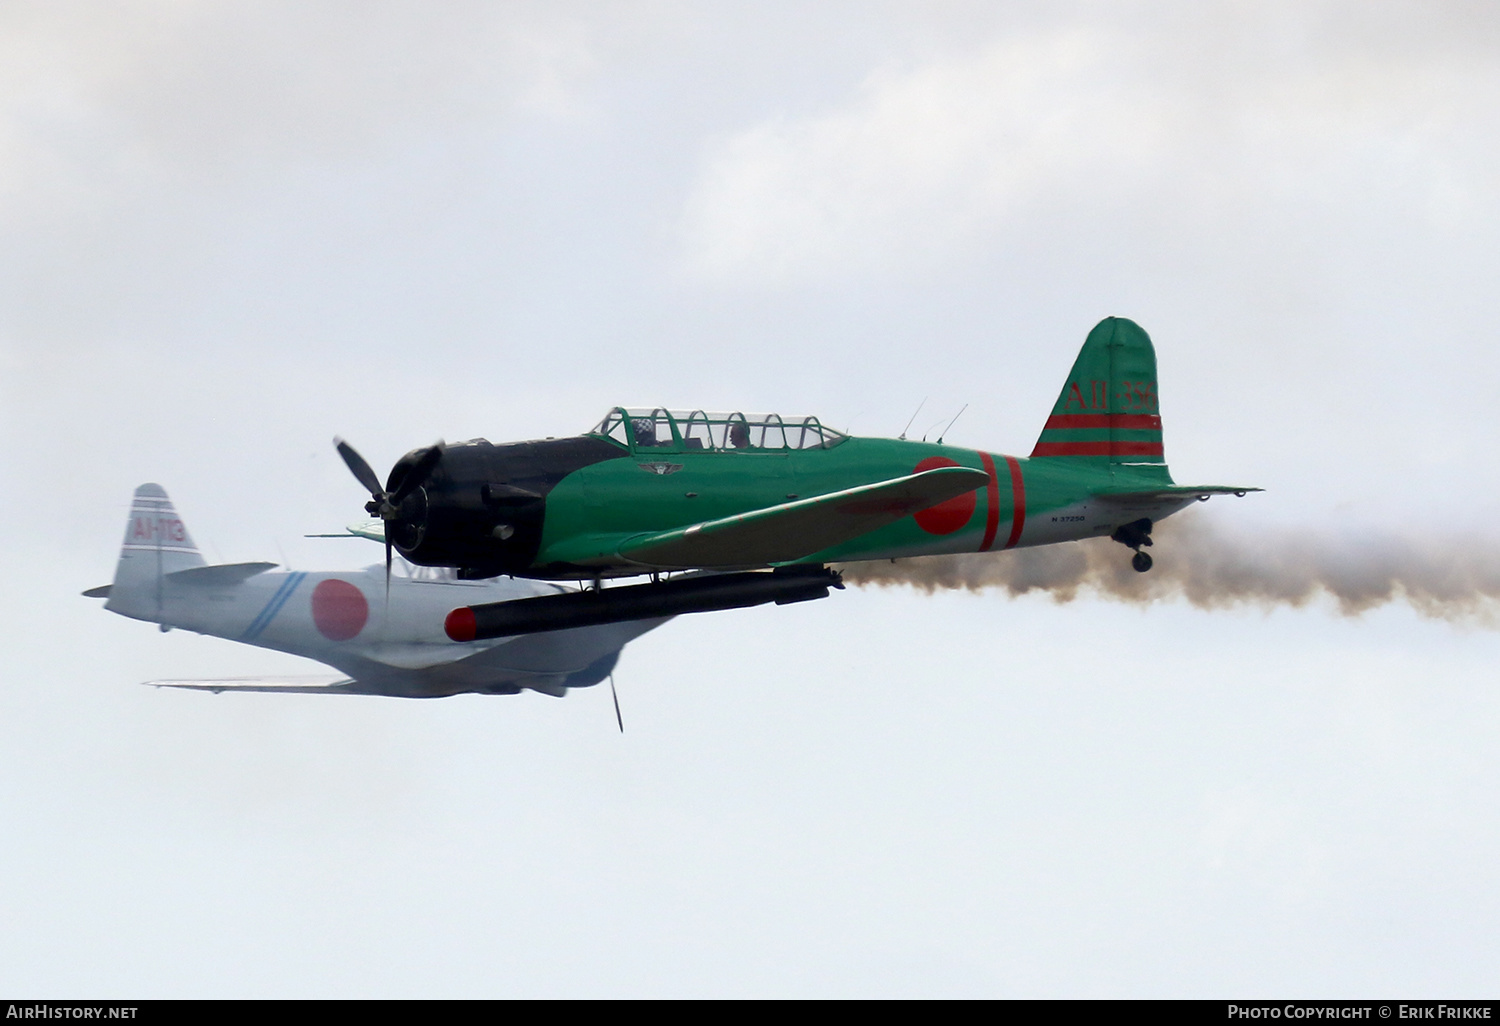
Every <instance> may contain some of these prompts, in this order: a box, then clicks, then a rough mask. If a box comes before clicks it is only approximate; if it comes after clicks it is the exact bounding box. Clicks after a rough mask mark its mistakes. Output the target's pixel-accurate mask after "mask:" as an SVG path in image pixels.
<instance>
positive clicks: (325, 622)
mask: <svg viewBox="0 0 1500 1026" xmlns="http://www.w3.org/2000/svg"><path fill="white" fill-rule="evenodd" d="M312 614H313V623H314V624H316V625H317V628H318V633H319V634H321V635H323V637H325V638H327V639H328V640H329V641H348V640H349V639H350V638H352V637H354V636H356V635H357V634H359V632H360V631H362V630H364V629H365V621H366V620H368V619H369V618H370V604H369V603H368V602H366V601H365V596H364V593H363V592H361V591H360V590H359V589H358V588H356V587H355V586H354V585H352V584H350V583H349V582H348V581H341V580H339V579H337V578H334V577H330V578H329V579H328V580H326V581H320V582H319V583H318V586H317V587H316V588H314V589H313V593H312Z"/></svg>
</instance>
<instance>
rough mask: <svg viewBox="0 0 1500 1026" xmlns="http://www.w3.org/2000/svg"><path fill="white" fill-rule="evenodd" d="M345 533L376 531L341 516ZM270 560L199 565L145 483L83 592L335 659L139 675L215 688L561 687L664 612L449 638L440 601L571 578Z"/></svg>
mask: <svg viewBox="0 0 1500 1026" xmlns="http://www.w3.org/2000/svg"><path fill="white" fill-rule="evenodd" d="M374 530H377V531H378V530H379V525H378V524H377V525H375V527H374ZM351 533H352V534H355V535H361V536H364V537H379V536H378V535H374V534H369V533H366V532H365V531H362V530H356V529H352V528H351ZM381 540H383V539H381ZM275 566H276V564H275V563H226V564H221V565H217V566H210V565H208V563H207V562H206V561H205V560H204V558H203V557H202V555H200V554H199V552H198V548H197V546H195V545H194V544H193V540H192V537H191V536H190V535H189V534H188V532H187V528H186V527H184V526H183V523H182V519H181V518H180V517H179V516H178V515H177V511H176V510H175V509H174V508H173V507H172V501H171V500H170V499H168V498H167V493H166V491H165V490H164V489H163V488H162V487H161V486H160V485H155V484H144V485H141V486H140V487H139V488H137V489H136V490H135V498H134V501H133V502H132V503H131V507H130V518H129V520H127V521H126V524H125V543H124V547H123V548H122V549H121V550H120V562H119V564H118V565H117V567H116V568H115V579H114V583H113V584H106V585H104V586H103V587H99V588H91V589H89V590H88V591H86V592H84V593H83V594H84V595H86V596H88V597H89V598H103V599H106V600H107V601H106V602H105V603H104V608H105V609H108V610H110V611H112V612H115V613H119V614H120V615H122V616H128V617H131V618H133V619H136V620H145V621H147V622H149V623H155V624H160V625H161V629H162V630H163V631H168V630H171V629H172V628H174V627H181V628H183V629H185V630H190V631H196V632H198V633H199V634H211V635H213V636H215V637H219V638H228V639H230V640H231V641H242V642H244V643H245V644H247V645H257V646H259V647H261V648H272V649H276V650H278V651H281V652H291V653H293V654H294V655H300V656H307V657H308V658H310V659H316V660H317V661H318V662H320V663H326V664H327V665H329V666H332V667H334V668H335V669H337V670H339V671H340V673H339V674H336V675H329V676H326V677H299V678H256V679H251V678H231V679H224V680H159V681H147V682H146V683H148V684H156V685H159V686H163V687H178V688H191V689H196V690H200V691H215V692H219V691H263V692H274V693H280V694H345V695H388V696H392V697H399V698H441V697H445V696H448V695H457V694H464V693H468V692H473V693H478V694H485V695H514V694H517V693H519V692H520V691H521V690H523V689H526V690H531V691H538V692H541V693H542V694H544V695H552V696H554V697H557V698H561V697H562V696H563V695H564V694H566V693H567V690H568V689H569V688H584V687H589V686H591V685H594V684H598V683H599V682H600V681H602V680H604V679H605V678H606V677H609V676H610V674H611V673H612V671H613V670H614V668H615V663H616V662H617V661H618V660H619V658H620V650H621V648H623V647H624V645H625V643H626V642H628V641H631V640H633V639H635V638H637V637H639V636H640V635H642V634H645V633H646V632H647V631H649V630H651V629H653V628H655V627H658V626H660V625H661V624H663V623H665V622H666V621H667V619H670V618H669V617H664V618H660V619H654V620H639V621H632V622H626V623H614V624H606V625H604V626H598V627H579V628H574V629H572V630H560V631H548V632H546V633H541V634H524V635H520V636H517V637H509V638H499V639H495V640H492V641H484V642H470V643H466V644H459V643H458V642H455V641H452V640H450V639H449V638H448V635H447V633H446V632H445V631H444V629H443V620H444V617H446V616H447V614H448V613H449V611H450V610H453V609H455V608H458V607H460V606H469V605H475V604H478V603H481V602H499V601H506V600H509V599H518V598H531V597H533V596H538V595H553V594H557V593H558V592H562V591H567V590H569V589H568V588H566V587H564V586H562V585H557V584H550V583H547V582H542V581H531V580H512V579H509V578H500V579H495V580H485V581H461V580H458V578H457V576H456V574H455V572H454V571H453V570H451V569H448V568H445V567H415V566H412V565H410V564H408V563H406V562H405V561H398V562H396V563H395V565H394V566H393V570H394V571H395V572H394V573H392V574H391V575H390V577H389V580H387V576H386V569H385V567H384V566H380V565H376V566H372V567H368V568H366V569H365V570H363V571H349V572H329V573H308V572H305V571H295V572H292V571H281V572H276V573H272V572H271V571H272V570H273V569H274V568H275ZM387 587H389V600H387V597H386V596H387V591H386V589H387ZM611 685H613V681H611ZM616 708H617V715H618V705H617V707H616ZM622 729H623V726H622Z"/></svg>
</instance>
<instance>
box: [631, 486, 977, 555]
mask: <svg viewBox="0 0 1500 1026" xmlns="http://www.w3.org/2000/svg"><path fill="white" fill-rule="evenodd" d="M988 482H989V475H987V474H985V473H984V471H982V470H972V469H969V468H967V467H938V468H936V469H934V470H926V471H923V472H922V473H920V474H911V475H909V476H907V477H898V478H893V479H891V480H889V481H880V482H877V483H876V484H870V485H861V486H859V487H858V488H848V489H845V490H844V491H841V492H832V493H830V494H828V495H819V496H815V497H813V498H811V499H799V500H797V501H795V502H786V503H782V504H781V505H778V506H771V507H770V508H768V509H761V510H756V511H754V512H753V513H741V514H738V515H737V516H732V517H724V518H722V519H719V520H709V521H705V522H704V523H701V524H694V525H693V526H691V527H685V528H678V529H676V530H673V531H662V532H660V533H659V534H653V535H645V536H638V537H635V538H632V539H630V540H629V541H627V542H625V543H624V544H622V545H621V546H620V550H619V554H620V555H621V556H623V557H625V558H626V559H629V560H631V561H633V562H636V563H639V564H641V565H643V566H650V567H657V568H659V569H663V570H678V569H690V568H694V567H734V566H765V565H767V564H772V563H789V562H791V561H793V560H796V559H801V558H802V557H804V556H810V555H812V554H813V553H814V552H821V551H822V550H824V549H826V548H830V547H832V546H834V545H838V544H840V543H841V542H846V541H848V540H849V539H851V538H857V537H859V536H860V535H862V534H867V533H869V532H870V531H874V530H876V529H878V528H881V527H885V526H886V525H887V524H894V523H895V522H896V521H898V520H900V519H902V518H903V517H909V516H911V515H912V514H913V513H919V512H921V511H922V510H924V509H928V508H930V507H932V506H936V505H938V504H939V503H942V502H947V501H948V500H949V499H952V498H956V497H957V496H960V495H963V494H964V493H965V492H972V491H974V490H975V489H976V488H982V487H984V486H985V485H986V484H987V483H988Z"/></svg>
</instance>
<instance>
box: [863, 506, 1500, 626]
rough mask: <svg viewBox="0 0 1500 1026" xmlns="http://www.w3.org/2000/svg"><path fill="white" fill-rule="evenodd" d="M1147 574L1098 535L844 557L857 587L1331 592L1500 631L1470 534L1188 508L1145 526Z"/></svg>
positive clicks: (1367, 605)
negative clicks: (1371, 531)
mask: <svg viewBox="0 0 1500 1026" xmlns="http://www.w3.org/2000/svg"><path fill="white" fill-rule="evenodd" d="M1154 537H1155V539H1156V546H1155V547H1154V548H1153V549H1151V550H1150V551H1151V554H1152V556H1153V558H1154V559H1155V561H1156V565H1155V567H1154V568H1153V569H1152V570H1151V571H1150V572H1148V573H1144V574H1138V573H1136V572H1135V571H1134V570H1132V569H1131V568H1130V560H1129V556H1130V552H1129V551H1128V550H1127V549H1125V548H1124V547H1123V546H1121V545H1118V544H1116V543H1115V542H1112V541H1109V540H1107V539H1103V538H1099V539H1094V540H1090V541H1084V542H1065V543H1063V544H1060V545H1045V546H1041V547H1039V548H1032V549H1017V550H1014V551H1011V552H1001V553H973V554H967V555H958V556H925V557H922V558H919V559H901V560H896V561H895V562H890V561H886V562H866V563H850V564H847V565H846V566H844V567H843V568H842V569H843V571H844V579H845V580H846V581H848V582H849V583H851V584H859V585H884V586H890V585H909V586H911V587H915V588H920V589H922V590H923V591H926V592H929V593H931V592H934V591H938V590H948V589H959V588H966V589H968V590H970V591H982V590H988V589H1003V590H1004V591H1005V592H1007V593H1008V594H1009V595H1011V596H1016V595H1025V594H1029V593H1031V592H1042V593H1045V594H1048V595H1050V596H1051V597H1052V599H1053V600H1054V601H1057V602H1071V601H1072V600H1073V599H1075V598H1077V597H1078V595H1079V594H1080V592H1089V593H1094V594H1098V595H1102V596H1104V597H1106V598H1111V599H1118V600H1120V601H1124V602H1135V603H1140V604H1148V603H1151V602H1160V601H1164V600H1169V599H1175V598H1185V599H1187V600H1188V601H1189V602H1190V603H1192V604H1193V605H1195V606H1197V607H1199V608H1201V609H1222V608H1225V607H1229V606H1236V605H1259V606H1263V607H1266V608H1271V607H1275V606H1302V605H1305V604H1307V603H1308V602H1310V601H1312V600H1314V599H1316V598H1318V597H1319V596H1321V595H1328V596H1330V597H1332V598H1333V599H1334V600H1335V602H1336V603H1337V606H1338V610H1339V612H1340V613H1342V614H1344V615H1345V616H1357V615H1359V614H1360V613H1363V612H1364V611H1365V610H1367V609H1372V608H1374V607H1376V606H1380V605H1384V604H1386V603H1388V602H1395V601H1402V600H1404V601H1405V602H1407V603H1409V604H1410V605H1411V606H1412V608H1414V609H1415V610H1417V612H1419V613H1421V614H1422V615H1423V616H1428V617H1433V618H1436V619H1442V620H1449V621H1453V622H1459V621H1469V622H1477V623H1480V624H1483V625H1485V626H1490V627H1500V617H1497V615H1496V613H1497V611H1500V546H1495V545H1489V544H1484V543H1481V542H1478V541H1452V540H1450V541H1446V542H1435V543H1428V544H1417V543H1413V542H1411V541H1407V540H1403V539H1399V538H1394V537H1389V536H1387V537H1377V536H1371V537H1366V538H1362V539H1352V538H1338V537H1332V536H1327V535H1324V536H1319V535H1314V534H1310V533H1308V532H1304V531H1297V532H1289V531H1263V530H1258V531H1256V532H1255V533H1253V534H1249V535H1246V534H1242V533H1233V532H1232V531H1231V530H1229V529H1226V528H1222V527H1214V526H1212V518H1211V517H1206V516H1202V515H1199V514H1197V513H1196V512H1192V511H1189V512H1186V513H1181V514H1178V515H1177V516H1174V517H1172V518H1171V519H1169V520H1165V521H1163V522H1162V523H1161V524H1160V525H1158V527H1157V528H1156V532H1155V534H1154Z"/></svg>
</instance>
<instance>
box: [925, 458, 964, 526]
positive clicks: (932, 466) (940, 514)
mask: <svg viewBox="0 0 1500 1026" xmlns="http://www.w3.org/2000/svg"><path fill="white" fill-rule="evenodd" d="M961 465H962V464H959V463H955V462H954V461H953V460H950V459H948V457H946V456H929V457H927V458H926V459H925V460H923V461H922V462H921V463H918V464H917V466H916V469H915V470H913V471H912V473H913V474H920V473H922V471H924V470H936V469H937V468H938V467H957V466H961ZM976 505H978V497H977V496H976V494H975V493H974V492H964V493H963V494H962V495H958V496H955V497H954V498H951V499H949V500H948V501H947V502H940V503H938V504H937V505H936V506H929V507H928V508H927V509H924V510H922V511H921V512H919V513H917V514H915V516H916V520H917V526H918V527H920V528H921V529H922V530H924V531H926V532H927V533H928V534H952V533H953V532H954V531H957V530H958V529H959V528H961V527H963V526H964V525H965V524H967V523H968V522H969V518H970V517H972V516H973V515H974V507H975V506H976Z"/></svg>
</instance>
